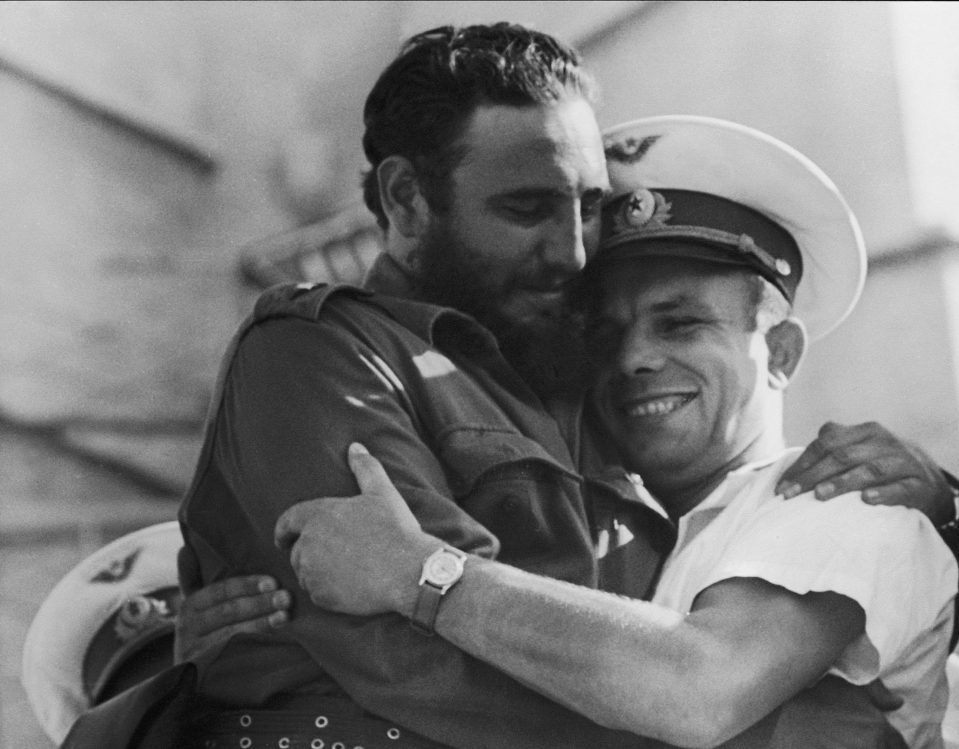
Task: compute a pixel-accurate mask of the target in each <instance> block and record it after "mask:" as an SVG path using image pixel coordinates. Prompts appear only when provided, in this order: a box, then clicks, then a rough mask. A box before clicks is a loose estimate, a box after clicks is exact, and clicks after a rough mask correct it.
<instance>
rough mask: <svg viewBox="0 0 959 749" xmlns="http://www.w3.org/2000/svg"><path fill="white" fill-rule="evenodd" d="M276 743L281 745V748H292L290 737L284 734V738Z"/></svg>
mask: <svg viewBox="0 0 959 749" xmlns="http://www.w3.org/2000/svg"><path fill="white" fill-rule="evenodd" d="M276 745H277V746H278V747H280V749H290V739H289V738H288V737H286V736H284V737H283V738H282V739H280V740H279V741H277V742H276Z"/></svg>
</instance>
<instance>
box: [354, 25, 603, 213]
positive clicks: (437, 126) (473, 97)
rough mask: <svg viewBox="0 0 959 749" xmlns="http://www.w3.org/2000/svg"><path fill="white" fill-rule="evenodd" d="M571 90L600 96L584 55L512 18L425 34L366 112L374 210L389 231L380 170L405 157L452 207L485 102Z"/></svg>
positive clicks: (434, 200) (431, 195) (434, 198)
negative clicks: (458, 173)
mask: <svg viewBox="0 0 959 749" xmlns="http://www.w3.org/2000/svg"><path fill="white" fill-rule="evenodd" d="M570 95H573V96H581V97H582V98H584V99H586V100H587V101H592V100H593V98H594V95H595V84H594V82H593V80H592V78H591V77H590V76H589V75H588V74H587V73H586V71H585V70H583V68H582V67H581V61H580V56H579V54H578V53H577V52H576V51H575V50H574V49H572V48H571V47H568V46H566V45H565V44H563V43H562V42H560V41H558V40H557V39H554V38H553V37H551V36H549V35H547V34H543V33H540V32H538V31H533V30H531V29H527V28H525V27H523V26H518V25H515V24H510V23H497V24H493V25H476V26H466V27H464V28H454V27H452V26H443V27H440V28H437V29H433V30H431V31H426V32H423V33H421V34H417V35H416V36H414V37H412V38H411V39H410V40H409V41H408V42H406V44H405V45H404V46H403V48H402V49H401V51H400V53H399V55H398V56H397V58H396V59H395V60H394V61H393V62H392V63H391V64H390V65H389V67H387V68H386V70H384V71H383V73H382V75H380V77H379V80H377V82H376V84H375V85H374V86H373V90H372V91H370V95H369V96H368V97H367V99H366V106H365V107H364V109H363V122H364V125H365V127H366V132H365V133H364V134H363V150H364V152H365V153H366V158H367V160H368V161H369V163H370V167H371V168H370V169H369V171H367V172H366V174H364V175H363V199H364V200H365V201H366V205H367V207H368V208H369V209H370V210H371V211H372V212H373V213H374V214H376V219H377V223H378V224H379V225H380V226H381V227H382V228H384V229H386V227H387V221H386V215H385V214H384V212H383V206H382V205H381V203H380V196H379V188H378V184H377V178H376V170H377V167H378V166H379V165H380V162H382V161H383V159H385V158H387V157H389V156H394V155H398V156H403V157H405V158H407V159H409V160H410V162H411V163H412V164H413V167H414V168H415V169H416V173H417V177H418V178H419V181H420V186H421V188H422V190H423V193H424V197H425V198H426V200H427V202H428V203H429V205H430V207H431V208H432V209H433V210H436V211H439V212H442V211H444V210H445V209H446V208H448V203H449V194H450V191H449V190H448V189H447V187H448V185H447V181H448V178H449V175H450V173H451V172H452V171H453V169H454V168H455V167H456V165H457V164H458V163H459V162H460V160H461V159H462V157H463V149H462V147H457V140H458V139H459V137H460V136H461V135H462V132H463V130H464V129H465V127H466V122H467V120H468V119H469V118H470V117H471V116H472V114H473V112H474V111H475V110H476V108H477V107H478V106H480V105H483V104H505V105H508V106H516V107H523V106H530V105H535V104H546V103H550V102H555V101H558V100H560V99H562V98H564V97H566V96H570Z"/></svg>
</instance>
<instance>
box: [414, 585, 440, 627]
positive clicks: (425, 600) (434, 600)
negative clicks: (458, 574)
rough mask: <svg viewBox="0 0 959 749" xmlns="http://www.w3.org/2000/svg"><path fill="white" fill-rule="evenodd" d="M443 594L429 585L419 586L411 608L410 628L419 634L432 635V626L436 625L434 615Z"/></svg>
mask: <svg viewBox="0 0 959 749" xmlns="http://www.w3.org/2000/svg"><path fill="white" fill-rule="evenodd" d="M444 592H445V591H443V590H441V589H440V588H437V587H436V586H435V585H431V584H430V583H423V584H422V585H420V589H419V593H418V594H417V596H416V605H415V606H414V607H413V616H412V618H411V619H410V626H411V627H412V628H413V629H415V630H416V631H417V632H419V633H420V634H423V635H432V634H433V625H434V624H435V623H436V614H437V613H438V612H439V609H440V601H441V600H443V593H444Z"/></svg>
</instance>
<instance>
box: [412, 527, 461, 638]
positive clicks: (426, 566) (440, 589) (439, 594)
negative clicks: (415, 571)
mask: <svg viewBox="0 0 959 749" xmlns="http://www.w3.org/2000/svg"><path fill="white" fill-rule="evenodd" d="M466 557H467V554H465V553H464V552H462V551H460V550H459V549H454V548H453V547H452V546H443V547H441V548H439V549H437V550H436V551H434V552H433V553H432V554H430V555H429V556H428V557H426V560H425V561H424V562H423V573H422V574H421V575H420V583H419V585H420V590H419V594H418V595H417V597H416V605H415V606H414V607H413V616H412V618H411V619H410V626H412V627H413V629H415V630H416V631H417V632H420V633H421V634H424V635H432V634H433V625H434V624H435V623H436V613H437V612H438V611H439V608H440V600H442V598H443V596H444V595H445V594H446V591H448V590H449V589H450V588H452V587H453V586H454V585H456V583H458V582H459V579H460V578H461V577H462V576H463V568H464V566H465V565H466Z"/></svg>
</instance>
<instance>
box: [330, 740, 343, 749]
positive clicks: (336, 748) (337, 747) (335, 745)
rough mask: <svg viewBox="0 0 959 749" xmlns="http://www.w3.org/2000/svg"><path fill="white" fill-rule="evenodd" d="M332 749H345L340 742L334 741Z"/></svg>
mask: <svg viewBox="0 0 959 749" xmlns="http://www.w3.org/2000/svg"><path fill="white" fill-rule="evenodd" d="M332 749H346V744H344V743H343V742H342V741H334V742H333V748H332Z"/></svg>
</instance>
